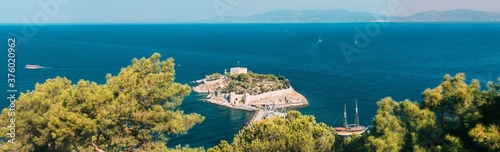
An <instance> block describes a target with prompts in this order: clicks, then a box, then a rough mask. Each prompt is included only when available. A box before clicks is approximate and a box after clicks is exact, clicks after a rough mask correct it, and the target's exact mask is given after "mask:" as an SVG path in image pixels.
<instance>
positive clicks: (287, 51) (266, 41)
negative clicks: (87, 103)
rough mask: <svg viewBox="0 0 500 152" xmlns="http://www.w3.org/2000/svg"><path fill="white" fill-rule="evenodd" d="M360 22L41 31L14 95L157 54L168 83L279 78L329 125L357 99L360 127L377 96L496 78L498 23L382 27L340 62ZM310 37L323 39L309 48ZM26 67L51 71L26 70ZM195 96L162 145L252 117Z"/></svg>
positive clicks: (21, 49)
mask: <svg viewBox="0 0 500 152" xmlns="http://www.w3.org/2000/svg"><path fill="white" fill-rule="evenodd" d="M367 24H368V23H355V24H351V23H342V24H340V23H336V24H166V25H47V26H44V27H40V28H39V29H38V33H37V34H36V35H35V37H33V38H31V39H29V42H28V43H23V44H19V45H18V48H17V49H18V52H17V72H16V74H17V80H16V82H17V89H18V90H20V91H25V90H32V89H33V88H34V85H35V83H43V82H44V81H45V80H46V79H48V78H54V77H56V76H63V77H67V78H68V79H70V80H72V81H73V83H76V82H77V81H78V80H80V79H85V80H91V81H95V82H98V83H100V84H102V83H105V75H106V74H107V73H111V74H113V75H116V74H118V72H119V71H120V69H121V68H122V67H126V66H127V65H129V64H130V61H131V60H132V58H141V57H149V56H150V55H151V54H152V53H153V52H159V53H161V54H162V56H163V59H166V58H167V57H172V58H174V59H175V62H176V64H177V66H176V81H177V82H180V83H183V84H187V83H189V82H191V81H193V80H197V79H200V78H203V77H204V76H205V75H206V74H210V73H213V72H219V73H223V72H224V69H227V70H229V68H231V67H235V66H238V61H239V63H240V65H241V66H244V67H247V68H249V70H251V71H253V72H256V73H271V74H276V75H285V76H286V77H287V78H288V79H290V81H291V84H292V86H293V87H294V88H295V90H297V91H298V92H300V93H302V94H303V95H305V96H306V97H307V98H308V100H309V103H310V106H308V107H302V108H296V110H299V111H301V112H303V113H304V114H311V115H314V116H315V117H316V120H317V121H319V122H324V123H326V124H329V125H336V124H334V122H335V119H336V118H337V116H338V115H339V114H340V113H342V112H343V104H344V103H346V104H347V109H348V116H349V118H350V119H349V121H353V119H351V118H352V116H353V114H354V101H355V100H356V99H357V100H358V104H359V109H360V111H359V115H360V122H361V124H363V125H370V124H371V122H372V118H373V116H374V115H375V112H376V109H377V106H376V102H377V101H379V100H381V99H382V98H384V97H387V96H391V97H393V98H394V99H395V100H404V99H410V100H413V101H421V100H422V98H421V93H422V92H423V91H424V90H425V89H426V88H432V87H436V86H437V85H438V84H439V83H440V81H441V80H442V78H443V75H444V74H446V73H449V74H452V75H454V74H456V73H459V72H465V73H466V74H467V78H468V79H467V81H469V82H470V81H471V80H472V79H473V78H477V79H479V80H480V81H481V84H482V85H483V88H485V86H484V85H485V84H486V81H496V80H497V78H498V77H500V72H499V71H500V24H497V23H468V24H463V23H439V24H438V23H390V24H389V25H388V26H386V27H383V28H381V30H380V33H379V34H378V35H375V36H373V37H370V43H369V44H368V45H367V46H366V47H364V48H360V50H364V51H362V52H360V53H355V54H353V55H352V56H349V58H350V59H351V62H348V61H347V59H346V56H345V53H344V52H343V51H342V49H341V48H340V44H341V43H347V44H349V45H355V42H354V36H355V35H356V32H355V31H354V29H355V28H357V27H358V28H361V29H363V28H364V26H366V25H367ZM21 28H22V27H21V26H18V25H17V26H16V25H1V26H0V40H2V39H3V40H5V41H6V40H7V37H6V35H7V34H8V33H9V32H13V33H16V34H18V35H22V33H21ZM319 37H321V39H322V41H323V42H321V43H318V38H319ZM5 41H4V42H5ZM3 49H5V50H6V49H7V46H6V45H4V47H3ZM26 64H39V65H42V66H48V67H51V68H48V69H41V70H27V69H24V65H26ZM5 68H6V65H5ZM6 74H7V73H6V70H0V75H6ZM0 85H1V87H0V92H2V93H0V95H1V96H4V97H6V96H7V93H6V92H5V91H1V90H7V87H6V86H7V82H6V81H3V82H2V83H0ZM190 85H192V84H190ZM199 98H200V96H199V95H197V94H195V93H192V94H191V95H190V96H188V97H186V99H185V100H184V103H183V105H182V106H181V109H182V110H184V111H185V112H186V113H193V112H195V113H199V114H201V115H203V116H205V117H206V120H205V121H204V122H203V123H201V124H199V125H196V126H195V127H194V128H192V129H191V130H189V132H188V134H186V135H179V136H174V137H172V139H171V140H170V141H169V143H168V145H169V146H174V145H177V144H189V145H191V146H204V147H212V146H214V145H216V144H218V143H219V141H220V140H228V141H231V140H232V139H233V137H234V134H236V133H237V132H238V131H239V130H241V129H242V128H243V126H245V124H246V123H247V121H248V120H249V119H250V117H251V115H252V113H251V112H247V111H241V110H234V109H227V108H225V107H221V106H217V105H213V104H210V103H206V102H202V101H199V100H198V99H199ZM7 105H8V102H6V101H4V102H1V103H0V106H3V107H6V106H7ZM337 123H339V122H337Z"/></svg>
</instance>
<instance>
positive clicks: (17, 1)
mask: <svg viewBox="0 0 500 152" xmlns="http://www.w3.org/2000/svg"><path fill="white" fill-rule="evenodd" d="M394 2H398V3H400V5H401V9H402V11H401V12H400V13H398V14H393V15H395V16H408V15H412V14H415V13H418V12H424V11H429V10H453V9H471V10H480V11H494V12H500V0H142V1H139V0H6V1H3V2H2V3H1V4H0V14H1V15H0V23H25V22H35V23H142V22H144V23H162V22H170V21H175V20H179V21H193V20H201V19H207V18H212V17H218V16H222V17H224V16H248V15H255V14H260V13H264V12H268V11H272V10H278V9H289V10H313V9H337V8H340V9H346V10H349V11H363V12H379V11H381V10H387V8H388V5H389V4H394Z"/></svg>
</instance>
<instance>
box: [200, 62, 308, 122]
mask: <svg viewBox="0 0 500 152" xmlns="http://www.w3.org/2000/svg"><path fill="white" fill-rule="evenodd" d="M195 82H196V83H197V84H198V86H196V87H193V91H194V92H197V93H206V94H207V96H206V99H205V100H206V101H208V102H211V103H214V104H218V105H222V106H226V107H229V108H234V109H243V110H249V111H259V112H258V113H260V111H261V110H266V111H268V110H271V111H272V110H275V109H276V108H286V107H298V106H307V105H308V102H307V99H306V98H305V97H304V96H303V95H301V94H300V93H298V92H296V91H295V90H294V89H293V88H292V86H291V85H290V81H289V80H288V79H286V78H285V77H284V76H278V77H276V76H274V75H272V74H256V73H253V72H252V71H248V70H247V68H243V67H235V68H231V69H230V72H226V70H224V74H220V73H214V74H210V75H206V76H205V78H204V79H201V80H196V81H195ZM268 108H269V109H268ZM267 114H269V113H267Z"/></svg>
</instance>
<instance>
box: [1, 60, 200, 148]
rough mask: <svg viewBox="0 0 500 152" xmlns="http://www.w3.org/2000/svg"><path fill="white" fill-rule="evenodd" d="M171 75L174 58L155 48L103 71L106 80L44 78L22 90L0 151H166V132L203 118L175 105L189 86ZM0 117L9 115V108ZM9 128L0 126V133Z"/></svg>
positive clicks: (178, 130)
mask: <svg viewBox="0 0 500 152" xmlns="http://www.w3.org/2000/svg"><path fill="white" fill-rule="evenodd" d="M174 80H175V70H174V60H173V59H171V58H169V59H167V60H166V61H160V54H158V53H155V54H153V55H152V56H151V57H150V58H148V59H146V58H141V59H133V60H132V64H131V65H130V66H128V67H126V68H122V69H121V71H120V73H119V74H118V75H117V76H112V75H111V74H108V75H106V84H97V83H95V82H91V81H87V80H80V81H78V82H77V83H76V84H72V82H71V81H70V80H68V79H67V78H61V77H56V78H53V79H48V80H47V81H46V82H45V83H43V84H36V86H35V89H34V90H32V91H27V92H26V93H21V95H20V97H19V98H18V100H17V101H16V105H17V107H18V109H17V110H16V115H15V119H16V135H17V136H16V142H15V144H11V143H5V141H4V143H2V144H1V146H0V149H1V150H0V151H14V150H21V151H166V150H167V147H166V142H167V140H168V136H169V135H175V134H183V133H186V132H187V131H188V130H189V129H190V128H191V127H193V126H194V125H195V124H198V123H201V122H202V121H203V120H204V117H202V116H201V115H199V114H196V113H192V114H184V113H183V111H182V110H180V109H179V106H180V105H181V103H182V100H183V99H184V97H185V96H187V95H189V93H190V91H191V89H190V87H189V86H188V85H183V84H179V83H176V82H175V81H174ZM0 117H1V118H2V119H4V120H8V118H9V116H8V110H7V109H4V110H3V111H2V114H1V115H0ZM1 123H2V124H1V125H2V126H7V125H9V124H8V123H7V122H5V121H2V122H1ZM8 132H9V130H8V128H6V127H2V129H1V130H0V136H2V137H4V138H3V139H4V140H6V139H7V138H6V134H7V133H8Z"/></svg>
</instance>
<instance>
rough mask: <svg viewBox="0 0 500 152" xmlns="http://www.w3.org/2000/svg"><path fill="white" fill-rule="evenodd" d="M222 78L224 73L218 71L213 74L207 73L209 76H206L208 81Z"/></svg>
mask: <svg viewBox="0 0 500 152" xmlns="http://www.w3.org/2000/svg"><path fill="white" fill-rule="evenodd" d="M220 78H222V74H220V73H217V72H216V73H213V74H211V75H207V76H205V79H206V80H207V81H213V80H217V79H220Z"/></svg>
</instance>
